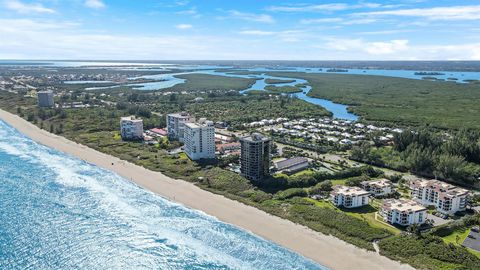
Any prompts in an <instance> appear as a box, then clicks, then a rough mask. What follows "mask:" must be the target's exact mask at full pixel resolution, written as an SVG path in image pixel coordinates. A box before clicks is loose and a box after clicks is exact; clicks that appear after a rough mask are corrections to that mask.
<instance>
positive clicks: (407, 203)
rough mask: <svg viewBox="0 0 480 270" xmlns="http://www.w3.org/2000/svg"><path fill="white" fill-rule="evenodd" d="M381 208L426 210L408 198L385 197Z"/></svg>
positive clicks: (409, 210) (401, 210) (411, 210)
mask: <svg viewBox="0 0 480 270" xmlns="http://www.w3.org/2000/svg"><path fill="white" fill-rule="evenodd" d="M383 208H384V209H386V210H396V211H399V212H418V211H424V210H427V208H425V207H424V206H423V205H421V204H420V203H417V202H416V201H412V200H408V199H386V200H384V201H383Z"/></svg>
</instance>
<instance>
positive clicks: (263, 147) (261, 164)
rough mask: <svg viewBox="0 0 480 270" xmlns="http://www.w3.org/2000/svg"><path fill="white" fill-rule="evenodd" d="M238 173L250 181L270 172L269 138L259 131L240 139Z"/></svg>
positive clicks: (263, 176)
mask: <svg viewBox="0 0 480 270" xmlns="http://www.w3.org/2000/svg"><path fill="white" fill-rule="evenodd" d="M240 145H241V152H240V173H241V175H243V176H244V177H245V178H247V179H249V180H252V181H260V180H262V179H264V178H266V177H267V176H268V175H269V174H270V161H271V159H270V152H271V148H272V147H271V140H270V138H268V137H265V136H263V135H261V134H259V133H253V134H252V135H250V136H247V137H243V138H241V139H240Z"/></svg>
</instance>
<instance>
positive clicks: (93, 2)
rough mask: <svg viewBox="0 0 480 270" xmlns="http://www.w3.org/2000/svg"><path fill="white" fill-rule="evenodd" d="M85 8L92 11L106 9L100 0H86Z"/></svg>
mask: <svg viewBox="0 0 480 270" xmlns="http://www.w3.org/2000/svg"><path fill="white" fill-rule="evenodd" d="M85 6H87V7H89V8H93V9H102V8H104V7H106V5H105V3H103V2H102V0H86V1H85Z"/></svg>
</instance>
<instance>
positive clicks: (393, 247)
mask: <svg viewBox="0 0 480 270" xmlns="http://www.w3.org/2000/svg"><path fill="white" fill-rule="evenodd" d="M379 246H380V253H381V254H382V255H385V256H387V257H390V258H392V259H395V260H399V261H402V262H405V263H409V264H411V265H412V266H414V267H416V268H420V269H432V270H437V269H480V259H479V258H477V257H476V256H475V255H474V254H472V253H470V252H468V251H467V250H466V249H465V248H463V247H459V246H455V245H453V244H446V243H444V241H443V240H442V239H441V238H440V237H437V236H434V235H419V236H418V235H399V236H394V237H390V238H387V239H385V240H382V241H380V243H379Z"/></svg>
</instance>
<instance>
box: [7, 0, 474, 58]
mask: <svg viewBox="0 0 480 270" xmlns="http://www.w3.org/2000/svg"><path fill="white" fill-rule="evenodd" d="M0 59H124V60H130V59H149V60H163V59H165V60H175V59H179V60H184V59H192V60H195V59H252V60H254V59H258V60H262V59H265V60H272V59H278V60H453V59H462V60H480V0H470V1H465V0H457V1H446V0H400V1H374V0H368V1H347V0H345V1H341V0H338V1H336V0H332V1H312V0H280V1H269V0H266V1H265V0H256V1H254V0H236V1H234V0H211V1H194V0H190V1H188V0H177V1H175V0H174V1H160V0H137V1H133V0H132V1H127V0H115V1H114V0H33V1H32V0H0Z"/></svg>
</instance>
